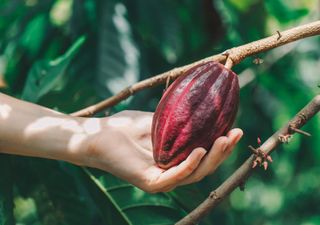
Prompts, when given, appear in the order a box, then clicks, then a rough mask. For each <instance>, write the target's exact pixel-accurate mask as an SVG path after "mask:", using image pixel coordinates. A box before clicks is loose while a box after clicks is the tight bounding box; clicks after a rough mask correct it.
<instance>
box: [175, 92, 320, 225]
mask: <svg viewBox="0 0 320 225" xmlns="http://www.w3.org/2000/svg"><path fill="white" fill-rule="evenodd" d="M319 111H320V95H317V96H316V97H314V98H313V100H312V101H311V102H309V103H308V104H307V105H306V106H305V107H304V108H303V109H302V110H301V111H300V112H298V113H297V114H296V115H295V116H294V117H293V119H292V120H290V121H289V122H288V123H287V124H286V125H285V126H283V127H282V128H281V129H280V130H278V131H277V132H276V133H274V134H273V135H272V136H271V137H270V138H269V139H268V140H266V141H265V142H264V143H263V144H262V146H261V147H260V149H261V151H263V152H264V153H266V154H267V155H268V154H270V153H271V152H272V151H273V150H275V148H276V147H277V146H278V145H279V144H281V143H282V142H281V138H279V137H282V136H286V135H292V134H294V133H295V132H294V130H293V129H292V128H291V127H294V128H296V129H299V128H301V127H302V126H304V125H305V124H306V123H307V122H308V121H309V120H310V119H311V118H312V117H313V116H314V115H315V114H316V113H317V112H319ZM255 157H256V156H255V155H253V154H252V155H251V156H250V157H249V158H248V159H247V160H246V161H245V162H244V163H243V164H242V165H241V166H240V167H239V168H238V169H237V170H236V171H235V172H234V173H233V174H232V175H231V176H230V177H229V178H228V179H227V180H225V181H224V182H223V183H222V184H221V185H220V186H219V187H218V188H217V189H215V190H214V191H212V192H211V193H210V195H209V196H208V198H207V199H206V200H205V201H203V202H202V203H201V204H200V205H199V206H198V207H197V208H195V209H194V210H193V211H192V212H190V213H189V214H188V215H187V216H186V217H184V218H182V219H181V220H180V221H178V222H177V223H176V225H195V224H198V223H199V221H200V220H201V219H202V218H203V217H204V216H206V215H207V214H208V213H209V212H210V210H212V209H213V208H215V207H216V206H217V205H218V204H219V203H220V202H221V201H222V200H223V199H225V198H226V197H227V196H228V195H229V194H230V193H231V192H232V191H234V190H235V189H236V188H237V187H239V186H241V185H242V184H243V183H244V182H245V181H246V180H247V179H248V178H249V177H250V175H251V174H252V172H253V170H254V168H252V165H253V161H254V160H255Z"/></svg>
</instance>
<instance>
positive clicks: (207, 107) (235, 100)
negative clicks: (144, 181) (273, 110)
mask: <svg viewBox="0 0 320 225" xmlns="http://www.w3.org/2000/svg"><path fill="white" fill-rule="evenodd" d="M238 104H239V82H238V77H237V75H236V74H235V73H234V72H232V71H231V70H229V69H227V68H225V67H224V65H222V64H220V63H218V62H207V63H203V64H200V65H197V66H195V67H192V68H191V69H189V70H187V71H186V72H185V73H184V74H183V75H182V76H180V77H179V78H178V79H177V80H175V81H174V82H173V83H172V85H171V86H170V87H169V88H168V89H167V90H166V91H165V93H164V95H163V96H162V98H161V100H160V102H159V104H158V106H157V109H156V112H155V114H154V117H153V121H152V131H151V135H152V145H153V157H154V160H155V162H156V163H157V165H158V166H159V167H161V168H164V169H168V168H170V167H172V166H175V165H177V164H179V163H180V162H182V161H183V160H185V159H186V158H187V157H188V156H189V154H190V153H191V152H192V150H193V149H195V148H197V147H203V148H205V149H206V150H209V149H210V148H211V146H212V144H213V142H214V141H215V140H216V139H217V138H218V137H220V136H222V135H225V134H226V133H227V132H228V131H229V130H230V128H231V126H232V124H233V122H234V120H235V117H236V113H237V110H238Z"/></svg>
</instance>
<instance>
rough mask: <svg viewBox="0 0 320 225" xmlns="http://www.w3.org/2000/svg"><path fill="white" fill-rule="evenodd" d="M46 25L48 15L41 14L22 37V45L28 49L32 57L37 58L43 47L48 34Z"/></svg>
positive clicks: (33, 20) (28, 26)
mask: <svg viewBox="0 0 320 225" xmlns="http://www.w3.org/2000/svg"><path fill="white" fill-rule="evenodd" d="M46 23H47V17H46V15H45V14H39V15H38V16H36V17H35V18H33V19H32V20H31V21H30V22H29V24H28V25H27V27H26V29H25V31H24V33H23V34H22V36H21V45H22V46H23V47H25V48H26V49H28V51H29V53H30V54H31V55H32V56H35V55H36V53H37V52H38V51H39V49H40V48H41V46H42V42H43V40H44V37H45V34H46V32H45V31H46Z"/></svg>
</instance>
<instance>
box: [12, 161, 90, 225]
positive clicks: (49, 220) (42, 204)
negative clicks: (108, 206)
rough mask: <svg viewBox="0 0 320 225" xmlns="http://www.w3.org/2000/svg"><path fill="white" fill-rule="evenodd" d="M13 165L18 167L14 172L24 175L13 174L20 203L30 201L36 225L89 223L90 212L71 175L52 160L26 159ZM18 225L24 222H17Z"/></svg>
mask: <svg viewBox="0 0 320 225" xmlns="http://www.w3.org/2000/svg"><path fill="white" fill-rule="evenodd" d="M17 163H20V165H19V166H17V169H18V170H17V171H19V174H22V173H23V175H24V176H23V177H21V175H20V176H19V174H17V178H18V179H19V180H17V181H16V183H17V190H18V193H19V194H21V196H20V197H23V198H24V199H32V201H33V202H34V204H35V206H36V214H37V217H38V222H39V223H40V224H42V225H55V224H60V225H69V224H70V225H73V224H77V225H87V224H89V223H90V222H89V221H90V220H91V219H92V218H91V211H90V208H89V206H88V204H87V203H88V202H87V201H86V200H87V199H86V198H85V196H84V195H82V192H81V191H80V190H79V187H78V183H77V181H76V174H75V173H73V172H72V171H67V172H66V171H65V170H63V169H62V168H61V166H60V163H59V162H57V161H52V160H44V159H26V160H23V161H22V163H21V161H20V160H19V161H17ZM21 164H24V165H21ZM39 168H41V169H39ZM30 181H32V182H30ZM20 208H21V207H20ZM27 219H28V218H26V220H27ZM21 223H27V222H26V221H21Z"/></svg>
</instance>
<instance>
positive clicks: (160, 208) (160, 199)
mask: <svg viewBox="0 0 320 225" xmlns="http://www.w3.org/2000/svg"><path fill="white" fill-rule="evenodd" d="M83 170H84V173H85V174H86V175H87V176H88V177H89V178H90V180H91V182H93V183H94V184H95V186H96V188H97V189H98V190H99V191H100V192H101V193H103V195H102V196H103V197H104V198H106V199H108V200H109V202H110V203H111V204H112V205H113V208H114V209H116V211H117V214H118V215H117V216H118V217H119V216H120V217H121V224H128V225H136V224H137V225H144V224H145V225H152V224H157V225H160V224H161V225H165V224H168V225H169V224H174V223H175V222H177V221H178V220H179V219H181V218H182V217H183V216H185V215H186V212H185V211H184V210H183V209H182V208H181V207H180V206H179V205H178V204H177V203H176V201H175V200H174V198H172V197H171V196H170V195H169V194H166V193H158V194H148V193H146V192H144V191H142V190H140V189H139V188H137V187H134V186H133V185H131V184H128V183H126V182H124V181H122V180H120V179H118V178H116V177H114V176H112V175H110V174H100V175H94V174H93V173H92V172H91V171H90V170H88V169H86V168H83ZM96 191H97V190H96ZM94 201H95V202H97V201H99V202H100V201H101V200H100V199H98V198H95V199H94ZM100 209H101V208H100ZM104 213H108V212H107V211H104V212H102V214H104ZM142 218H143V219H142ZM113 221H114V220H113ZM113 224H119V223H117V222H115V221H114V223H113Z"/></svg>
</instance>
